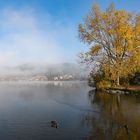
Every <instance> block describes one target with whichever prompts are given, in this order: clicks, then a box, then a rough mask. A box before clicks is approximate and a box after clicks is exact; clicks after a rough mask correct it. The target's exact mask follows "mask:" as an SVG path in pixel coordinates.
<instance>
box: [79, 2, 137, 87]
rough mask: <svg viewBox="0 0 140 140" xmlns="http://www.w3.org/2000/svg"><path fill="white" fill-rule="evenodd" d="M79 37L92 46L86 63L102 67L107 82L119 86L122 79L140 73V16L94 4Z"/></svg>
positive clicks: (86, 56) (85, 56)
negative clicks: (103, 8)
mask: <svg viewBox="0 0 140 140" xmlns="http://www.w3.org/2000/svg"><path fill="white" fill-rule="evenodd" d="M78 31H79V38H80V40H81V41H82V42H84V43H88V45H89V46H90V50H89V51H88V52H86V53H85V54H84V55H82V57H84V62H88V64H89V65H92V63H93V62H94V64H98V66H99V70H102V71H103V73H104V75H105V77H106V79H108V80H112V81H114V83H116V85H119V83H120V82H119V79H120V78H121V77H127V76H128V75H129V74H131V73H135V72H136V71H139V70H140V15H139V14H137V15H133V14H131V13H130V12H127V11H124V10H116V9H115V7H114V4H113V3H112V4H111V5H110V6H109V8H107V10H106V11H102V10H101V9H100V8H99V6H98V5H93V7H92V9H91V11H90V13H89V14H88V15H87V16H86V18H85V19H84V23H83V24H80V25H79V29H78Z"/></svg>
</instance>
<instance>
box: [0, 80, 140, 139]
mask: <svg viewBox="0 0 140 140" xmlns="http://www.w3.org/2000/svg"><path fill="white" fill-rule="evenodd" d="M51 121H55V122H56V123H57V126H58V127H57V128H55V127H53V126H52V125H51ZM139 138H140V96H136V95H135V96H130V95H127V96H126V95H121V96H120V95H110V94H105V93H96V92H95V91H94V90H92V88H90V87H88V86H87V83H86V82H79V81H77V82H68V81H67V82H41V83H39V82H38V83H30V82H28V83H23V82H21V83H0V139H1V140H94V139H95V140H125V139H126V140H129V139H130V140H131V139H132V140H138V139H139Z"/></svg>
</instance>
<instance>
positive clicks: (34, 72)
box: [0, 63, 88, 81]
mask: <svg viewBox="0 0 140 140" xmlns="http://www.w3.org/2000/svg"><path fill="white" fill-rule="evenodd" d="M87 77H88V70H87V68H85V67H84V66H82V65H80V64H76V63H59V64H44V65H43V64H22V65H17V66H4V67H1V69H0V78H1V79H0V80H4V81H6V80H10V79H11V80H14V79H15V80H20V79H24V80H28V79H30V80H35V79H42V80H76V79H79V80H83V79H87Z"/></svg>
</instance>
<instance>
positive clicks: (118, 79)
mask: <svg viewBox="0 0 140 140" xmlns="http://www.w3.org/2000/svg"><path fill="white" fill-rule="evenodd" d="M116 84H117V86H119V85H120V77H119V76H118V77H117V81H116Z"/></svg>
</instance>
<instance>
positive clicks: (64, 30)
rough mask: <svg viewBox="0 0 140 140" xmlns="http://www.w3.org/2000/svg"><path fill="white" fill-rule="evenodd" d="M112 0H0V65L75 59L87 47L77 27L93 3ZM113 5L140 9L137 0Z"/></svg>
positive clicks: (102, 4)
mask: <svg viewBox="0 0 140 140" xmlns="http://www.w3.org/2000/svg"><path fill="white" fill-rule="evenodd" d="M111 2H112V0H0V65H1V66H6V65H19V64H23V63H36V64H38V63H42V64H47V63H62V62H76V60H77V55H78V53H79V52H83V51H85V50H87V49H88V47H86V46H85V45H83V44H82V43H80V41H79V39H78V33H77V27H78V24H79V23H81V22H82V20H83V17H84V16H85V15H86V14H87V13H88V11H89V9H90V7H91V5H92V4H93V3H97V4H98V5H99V6H100V7H101V9H103V10H105V9H106V8H107V7H108V5H109V4H110V3H111ZM114 3H115V6H116V8H119V9H125V10H128V11H131V12H140V8H139V5H140V1H139V0H133V1H132V0H131V1H129V0H115V1H114Z"/></svg>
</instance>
